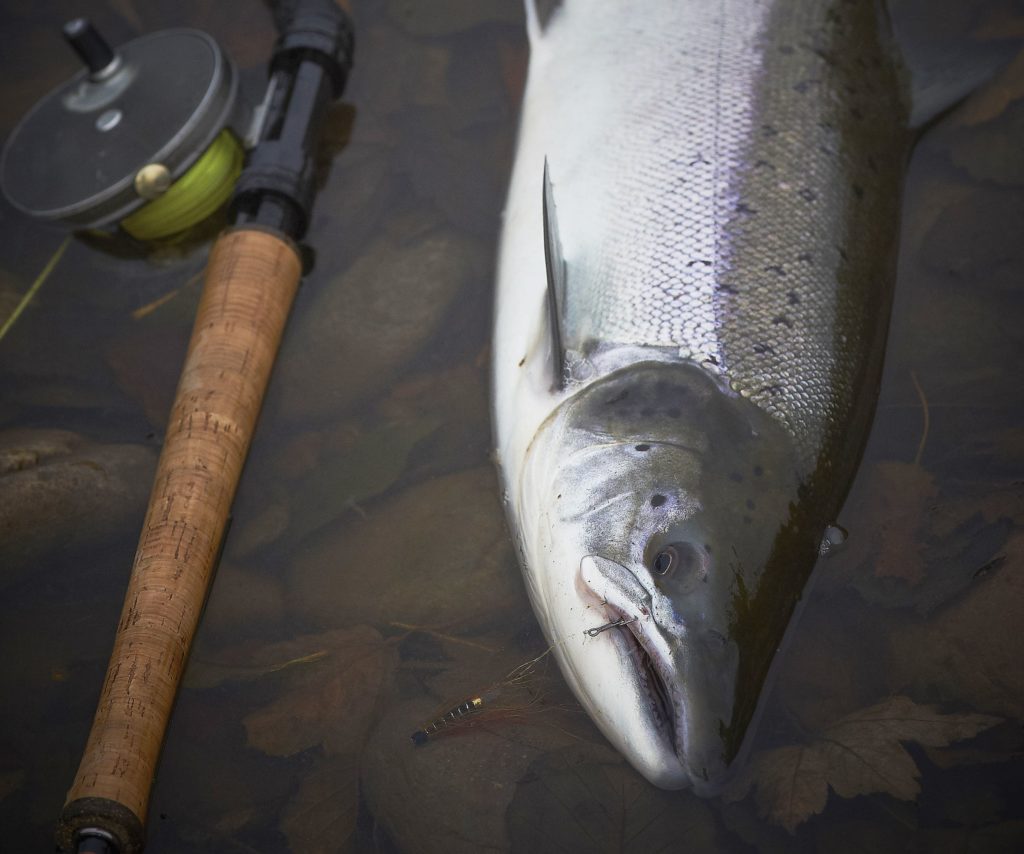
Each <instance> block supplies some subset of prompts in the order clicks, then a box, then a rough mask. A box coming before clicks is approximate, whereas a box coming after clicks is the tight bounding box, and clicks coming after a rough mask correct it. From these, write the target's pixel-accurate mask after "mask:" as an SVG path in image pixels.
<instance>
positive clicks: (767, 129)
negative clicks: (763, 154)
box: [761, 125, 779, 136]
mask: <svg viewBox="0 0 1024 854" xmlns="http://www.w3.org/2000/svg"><path fill="white" fill-rule="evenodd" d="M761 133H763V134H764V135H765V136H778V135H779V132H778V130H776V129H775V128H774V127H772V126H771V125H761Z"/></svg>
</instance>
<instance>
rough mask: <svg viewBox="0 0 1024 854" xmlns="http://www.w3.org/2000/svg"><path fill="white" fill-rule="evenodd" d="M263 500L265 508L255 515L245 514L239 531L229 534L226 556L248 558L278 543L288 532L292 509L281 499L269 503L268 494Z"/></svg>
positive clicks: (263, 496)
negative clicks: (267, 500)
mask: <svg viewBox="0 0 1024 854" xmlns="http://www.w3.org/2000/svg"><path fill="white" fill-rule="evenodd" d="M261 498H262V501H261V504H262V503H265V506H263V507H262V509H260V510H258V511H256V512H255V513H253V514H249V513H246V514H244V516H243V517H242V519H241V521H240V523H239V526H238V530H237V531H232V532H231V533H230V534H229V538H228V541H227V544H226V545H225V547H224V549H225V554H227V555H230V556H231V557H232V558H236V557H248V556H250V555H252V554H255V553H256V552H258V551H260V550H261V549H265V548H266V547H267V546H269V545H271V544H273V543H276V542H277V541H278V539H280V537H281V535H282V534H284V532H285V531H287V530H288V522H289V521H290V519H291V509H290V508H289V506H288V503H287V502H286V501H283V500H280V499H277V500H275V499H271V500H270V501H269V502H268V503H267V502H266V499H267V496H266V494H264V495H262V496H261ZM240 515H241V514H240ZM232 524H234V523H232Z"/></svg>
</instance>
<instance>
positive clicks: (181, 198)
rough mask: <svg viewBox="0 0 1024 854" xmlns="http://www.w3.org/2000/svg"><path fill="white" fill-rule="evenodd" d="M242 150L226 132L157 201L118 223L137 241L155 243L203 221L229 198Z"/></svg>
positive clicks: (236, 141)
mask: <svg viewBox="0 0 1024 854" xmlns="http://www.w3.org/2000/svg"><path fill="white" fill-rule="evenodd" d="M242 160H243V153H242V146H241V145H239V143H238V140H237V139H235V137H234V135H233V134H232V133H231V132H230V131H227V130H223V131H221V132H220V134H218V136H217V138H216V139H215V140H214V141H213V142H212V143H211V144H210V147H209V148H207V149H206V151H204V152H203V154H202V156H201V157H200V158H199V159H198V160H197V161H196V162H195V163H194V164H192V168H191V169H189V170H188V172H186V173H185V174H184V175H182V176H181V177H180V178H179V179H178V180H177V181H175V182H174V183H173V184H171V186H170V188H169V189H168V190H167V192H166V193H164V194H163V195H162V196H160V198H158V199H155V200H153V201H152V202H150V203H149V204H148V205H145V206H144V207H142V208H140V209H139V210H137V211H135V213H133V214H131V215H130V216H127V217H125V218H124V219H123V220H121V228H123V229H124V230H125V231H127V232H128V233H129V234H130V235H131V236H132V237H135V238H137V239H138V240H159V239H160V238H162V237H169V236H170V235H172V234H177V233H178V232H179V231H184V230H185V229H186V228H189V227H190V226H193V225H195V224H196V223H198V222H202V220H204V219H206V218H207V217H208V216H210V214H212V213H213V212H214V211H215V210H217V208H219V207H220V206H221V205H222V204H224V203H225V202H226V201H227V200H228V198H229V197H230V196H231V191H232V190H233V189H234V186H235V181H237V180H238V176H239V175H240V174H241V172H242Z"/></svg>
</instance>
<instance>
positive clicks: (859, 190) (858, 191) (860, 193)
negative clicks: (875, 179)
mask: <svg viewBox="0 0 1024 854" xmlns="http://www.w3.org/2000/svg"><path fill="white" fill-rule="evenodd" d="M853 194H854V195H855V196H856V197H857V198H858V199H863V198H864V188H863V187H862V186H861V185H860V184H854V185H853Z"/></svg>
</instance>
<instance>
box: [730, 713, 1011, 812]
mask: <svg viewBox="0 0 1024 854" xmlns="http://www.w3.org/2000/svg"><path fill="white" fill-rule="evenodd" d="M999 721H1000V719H999V718H995V717H992V716H990V715H979V714H949V715H947V714H943V713H942V712H939V711H937V710H936V709H935V708H933V707H931V706H920V705H918V704H917V703H915V702H913V701H912V700H910V699H909V698H907V697H892V698H891V699H889V700H886V701H884V702H882V703H878V704H877V705H874V706H871V707H869V708H867V709H862V710H860V711H858V712H854V713H853V714H851V715H847V716H846V717H844V718H842V719H841V720H839V721H837V722H836V723H834V724H832V725H831V726H829V727H827V728H826V729H824V730H823V731H822V732H820V733H819V734H818V735H817V736H816V737H815V738H814V739H813V740H812V741H811V742H809V743H808V744H803V745H788V746H786V747H779V748H775V749H773V750H767V751H764V752H762V753H760V754H758V755H756V756H755V757H754V759H753V761H752V762H751V763H750V764H749V765H748V766H747V767H746V768H745V769H744V770H743V772H742V773H741V774H740V775H739V776H738V777H737V778H736V780H735V781H734V782H733V783H732V784H731V785H730V787H729V789H728V790H727V791H726V794H725V798H726V800H728V801H737V800H740V799H741V798H743V797H744V796H745V795H746V794H747V792H748V791H749V790H750V788H751V787H752V786H756V787H757V805H758V808H759V810H760V812H761V814H762V815H764V816H766V817H767V818H769V819H770V820H771V821H772V822H773V823H775V824H781V825H782V826H783V827H785V828H786V829H787V830H789V831H790V832H793V831H795V830H796V828H797V826H798V825H800V824H801V823H803V822H804V821H806V820H807V819H808V818H810V817H811V816H812V815H816V814H817V813H820V812H822V811H823V810H824V809H825V804H826V802H827V800H828V791H829V789H830V788H831V789H832V791H834V792H835V793H836V794H837V795H839V796H840V797H843V798H854V797H856V796H857V795H870V794H874V793H876V792H881V793H884V794H888V795H892V796H893V797H894V798H899V799H901V800H905V801H912V800H915V799H916V798H917V795H918V792H919V791H920V785H919V783H918V778H919V776H920V775H919V772H918V768H917V764H916V763H915V762H914V760H913V758H912V757H911V756H910V754H909V753H908V752H907V751H906V749H905V748H904V747H903V744H902V742H904V741H913V742H917V743H919V744H923V745H926V746H929V747H943V746H945V745H947V744H950V743H952V742H954V741H960V740H962V739H965V738H972V737H973V736H975V735H977V734H978V733H979V732H981V731H982V730H985V729H988V728H989V727H991V726H994V725H995V724H997V723H999Z"/></svg>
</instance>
